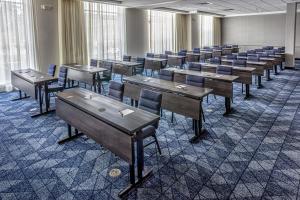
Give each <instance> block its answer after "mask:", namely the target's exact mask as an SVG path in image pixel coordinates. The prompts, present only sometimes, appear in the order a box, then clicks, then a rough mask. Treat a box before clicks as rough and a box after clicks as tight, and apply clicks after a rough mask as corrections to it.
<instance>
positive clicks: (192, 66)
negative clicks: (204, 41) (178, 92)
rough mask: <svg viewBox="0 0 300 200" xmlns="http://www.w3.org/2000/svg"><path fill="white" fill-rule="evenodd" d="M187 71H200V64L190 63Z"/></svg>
mask: <svg viewBox="0 0 300 200" xmlns="http://www.w3.org/2000/svg"><path fill="white" fill-rule="evenodd" d="M188 69H189V70H194V71H201V63H194V62H191V63H189V65H188Z"/></svg>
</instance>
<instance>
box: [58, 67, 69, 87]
mask: <svg viewBox="0 0 300 200" xmlns="http://www.w3.org/2000/svg"><path fill="white" fill-rule="evenodd" d="M67 76H68V68H66V67H64V66H60V68H59V73H58V82H57V83H58V85H60V86H63V87H64V88H65V87H66V83H67Z"/></svg>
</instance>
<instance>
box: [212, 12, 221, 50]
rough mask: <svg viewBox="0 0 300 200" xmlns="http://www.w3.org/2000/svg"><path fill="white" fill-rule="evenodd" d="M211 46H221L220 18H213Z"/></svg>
mask: <svg viewBox="0 0 300 200" xmlns="http://www.w3.org/2000/svg"><path fill="white" fill-rule="evenodd" d="M212 32H213V45H221V42H222V41H221V18H219V17H214V18H213V30H212Z"/></svg>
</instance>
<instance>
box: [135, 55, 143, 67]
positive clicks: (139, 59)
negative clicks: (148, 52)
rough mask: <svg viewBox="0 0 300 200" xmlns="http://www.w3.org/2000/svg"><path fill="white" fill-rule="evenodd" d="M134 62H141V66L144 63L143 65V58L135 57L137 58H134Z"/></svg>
mask: <svg viewBox="0 0 300 200" xmlns="http://www.w3.org/2000/svg"><path fill="white" fill-rule="evenodd" d="M136 62H137V63H141V64H143V66H144V65H145V58H142V57H137V58H136Z"/></svg>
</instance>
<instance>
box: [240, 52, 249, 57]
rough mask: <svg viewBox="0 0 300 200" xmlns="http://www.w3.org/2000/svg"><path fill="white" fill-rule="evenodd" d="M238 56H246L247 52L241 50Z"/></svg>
mask: <svg viewBox="0 0 300 200" xmlns="http://www.w3.org/2000/svg"><path fill="white" fill-rule="evenodd" d="M238 56H245V57H247V53H246V52H241V53H238Z"/></svg>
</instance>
